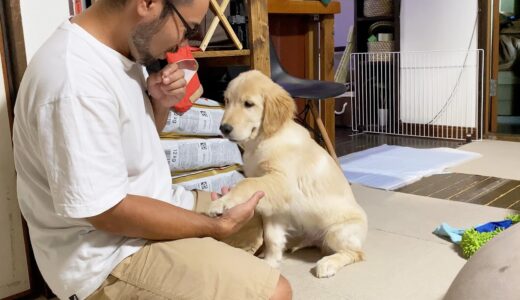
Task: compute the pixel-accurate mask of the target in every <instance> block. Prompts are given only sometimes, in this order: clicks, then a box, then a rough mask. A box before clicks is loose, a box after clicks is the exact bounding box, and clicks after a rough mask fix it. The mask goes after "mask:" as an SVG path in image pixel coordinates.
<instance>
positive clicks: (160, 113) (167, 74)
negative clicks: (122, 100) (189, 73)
mask: <svg viewBox="0 0 520 300" xmlns="http://www.w3.org/2000/svg"><path fill="white" fill-rule="evenodd" d="M146 85H147V88H148V94H149V95H150V96H151V98H152V99H150V100H151V101H152V107H153V114H154V118H155V126H156V127H157V131H158V132H161V131H162V129H163V128H164V125H166V120H167V119H168V113H169V111H170V107H172V106H174V105H175V104H177V103H178V102H179V101H181V100H182V98H184V96H185V95H186V80H185V79H184V71H183V70H182V69H179V67H178V66H177V64H168V65H166V66H165V67H164V68H163V69H162V70H161V71H159V72H157V73H152V74H150V76H148V79H147V80H146Z"/></svg>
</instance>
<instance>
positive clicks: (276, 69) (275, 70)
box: [269, 38, 287, 81]
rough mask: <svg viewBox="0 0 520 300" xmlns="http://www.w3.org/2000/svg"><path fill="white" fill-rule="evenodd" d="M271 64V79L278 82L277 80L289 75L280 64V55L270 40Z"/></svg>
mask: <svg viewBox="0 0 520 300" xmlns="http://www.w3.org/2000/svg"><path fill="white" fill-rule="evenodd" d="M269 63H270V65H271V78H272V79H273V80H274V81H276V79H277V78H279V77H281V76H284V75H286V74H287V71H285V69H284V68H283V66H282V64H280V59H279V58H278V53H276V49H275V47H274V44H273V41H272V40H271V38H269Z"/></svg>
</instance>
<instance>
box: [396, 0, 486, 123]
mask: <svg viewBox="0 0 520 300" xmlns="http://www.w3.org/2000/svg"><path fill="white" fill-rule="evenodd" d="M477 10H478V3H477V0H456V1H454V0H402V1H401V20H400V21H401V26H400V29H401V36H400V37H401V41H400V47H401V102H400V104H401V105H400V107H401V120H402V121H403V122H405V123H418V124H436V125H452V126H468V127H473V126H475V118H474V116H475V108H476V106H475V105H476V104H475V103H476V97H477V92H476V88H477V76H476V75H477V73H476V72H477V68H476V62H477V57H476V55H475V52H471V53H470V54H469V56H468V55H466V52H460V50H463V51H466V50H468V49H469V50H471V51H474V50H475V49H476V47H477V37H478V32H477V23H476V20H477ZM437 50H441V51H452V52H451V54H446V52H444V53H432V54H427V55H426V54H420V55H419V54H412V55H410V54H407V53H409V52H414V51H437ZM455 51H458V52H455ZM462 65H465V66H466V68H464V70H463V69H462V68H460V67H457V66H462ZM432 67H436V68H432ZM437 67H438V68H437Z"/></svg>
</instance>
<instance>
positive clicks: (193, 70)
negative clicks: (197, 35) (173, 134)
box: [166, 46, 203, 113]
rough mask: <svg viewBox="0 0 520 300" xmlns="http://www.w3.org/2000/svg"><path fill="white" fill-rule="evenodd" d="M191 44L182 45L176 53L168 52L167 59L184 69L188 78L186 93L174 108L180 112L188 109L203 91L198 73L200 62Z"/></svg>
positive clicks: (186, 78) (185, 77)
mask: <svg viewBox="0 0 520 300" xmlns="http://www.w3.org/2000/svg"><path fill="white" fill-rule="evenodd" d="M191 50H192V48H191V47H190V46H183V47H180V48H179V50H178V51H177V52H175V53H173V52H167V53H166V61H167V62H168V63H169V64H172V63H176V64H177V65H178V66H179V68H180V69H183V70H184V79H185V80H186V82H187V84H186V95H185V96H184V98H182V100H181V101H179V102H178V103H177V104H175V105H174V106H173V107H172V109H173V110H174V111H176V112H179V113H184V112H186V111H188V110H189V109H190V108H191V107H192V106H193V102H195V101H196V100H197V99H198V98H199V97H200V96H201V95H202V92H203V89H202V85H201V84H200V81H199V76H198V75H197V70H198V68H199V64H198V63H197V61H196V60H195V58H193V55H192V54H191Z"/></svg>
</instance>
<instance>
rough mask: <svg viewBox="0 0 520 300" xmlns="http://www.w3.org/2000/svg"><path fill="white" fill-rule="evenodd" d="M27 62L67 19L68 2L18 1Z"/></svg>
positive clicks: (56, 0) (62, 0)
mask: <svg viewBox="0 0 520 300" xmlns="http://www.w3.org/2000/svg"><path fill="white" fill-rule="evenodd" d="M20 11H21V14H22V26H23V34H24V39H25V53H26V55H27V62H29V61H30V60H31V58H32V57H33V55H34V53H35V52H36V50H38V48H39V47H40V46H41V45H42V44H43V42H45V40H47V38H48V37H49V36H50V35H51V33H52V32H53V31H54V30H55V29H56V28H57V27H58V26H59V25H60V24H61V23H62V22H64V21H65V20H67V18H68V17H69V16H70V14H69V1H68V0H20Z"/></svg>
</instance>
